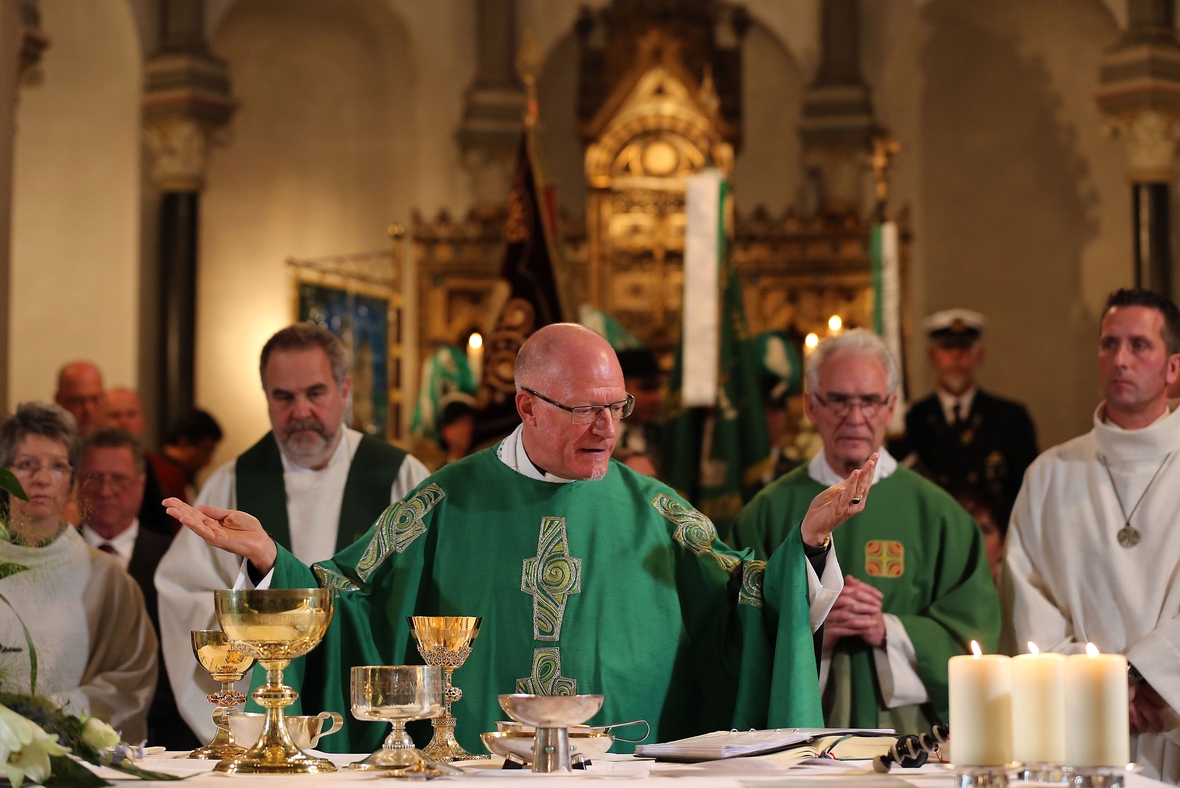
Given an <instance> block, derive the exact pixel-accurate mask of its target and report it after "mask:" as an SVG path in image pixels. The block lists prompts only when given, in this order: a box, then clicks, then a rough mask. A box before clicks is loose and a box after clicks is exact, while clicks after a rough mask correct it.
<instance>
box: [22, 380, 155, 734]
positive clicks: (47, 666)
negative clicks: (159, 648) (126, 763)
mask: <svg viewBox="0 0 1180 788" xmlns="http://www.w3.org/2000/svg"><path fill="white" fill-rule="evenodd" d="M79 450H80V438H79V435H78V429H77V427H76V426H75V424H74V418H73V416H71V415H70V414H69V413H67V412H66V411H65V410H63V409H62V408H60V407H58V406H56V405H45V404H41V403H25V404H23V405H21V406H19V407H18V408H17V409H16V413H15V414H13V415H12V416H9V417H8V418H7V419H5V420H4V422H3V423H2V424H0V464H2V465H3V466H4V467H6V468H8V469H9V470H10V471H12V473H13V474H14V475H15V476H16V478H17V480H18V481H19V482H20V483H21V486H22V487H23V488H24V491H25V493H26V494H27V495H28V500H27V501H21V500H19V499H17V498H16V497H15V496H10V495H6V494H2V493H0V495H4V497H6V498H7V499H8V523H7V529H8V538H7V539H0V564H3V565H19V566H21V567H25V569H23V570H21V571H15V572H12V573H11V574H9V573H8V572H0V594H3V596H4V597H5V599H7V600H8V602H9V603H10V605H11V609H9V606H0V646H2V647H3V648H2V649H0V687H2V688H3V689H4V690H6V691H9V692H20V693H23V692H28V691H29V688H30V686H31V678H32V677H31V671H30V658H29V653H28V650H27V648H26V645H25V634H24V628H22V621H23V624H24V627H27V629H28V632H29V637H30V638H31V639H32V641H33V646H34V648H35V649H36V652H37V673H36V691H37V694H39V695H42V696H45V697H48V698H49V699H50V700H51V701H53V702H55V703H56V704H58V705H59V706H60V707H61V708H62V709H63V710H65V711H68V712H70V713H73V714H79V715H80V714H83V713H85V714H90V715H93V716H96V717H99V718H101V719H104V720H106V721H108V722H110V723H111V725H112V726H113V727H114V728H115V729H116V730H120V731H121V732H122V734H123V738H124V740H126V741H129V742H139V741H141V740H143V739H144V738H145V736H146V733H147V721H146V720H147V711H148V706H149V705H150V704H151V701H152V695H153V694H154V693H155V689H156V636H155V633H154V632H153V630H152V626H151V622H150V620H149V618H148V614H147V610H146V608H145V607H144V602H143V595H142V593H141V592H140V590H139V586H137V585H136V583H135V581H134V580H133V579H132V578H131V576H130V575H128V574H127V573H126V572H125V571H123V568H122V566H121V565H120V564H119V562H118V561H117V560H116V559H115V557H114V556H111V555H108V554H107V553H104V552H101V551H99V550H96V549H95V548H93V547H91V546H89V545H88V544H86V542H85V541H83V539H82V536H81V535H80V534H79V533H78V531H77V529H76V528H74V527H73V526H71V525H70V524H69V523H67V522H65V521H64V520H63V519H62V517H61V512H62V508H63V507H64V506H65V504H66V502H67V501H68V500H69V497H70V491H71V489H72V488H73V484H74V478H75V475H76V473H77V471H76V469H77V467H78V461H79V457H78V453H79ZM8 569H9V571H10V572H11V570H12V567H11V566H9V567H8ZM18 615H19V619H18Z"/></svg>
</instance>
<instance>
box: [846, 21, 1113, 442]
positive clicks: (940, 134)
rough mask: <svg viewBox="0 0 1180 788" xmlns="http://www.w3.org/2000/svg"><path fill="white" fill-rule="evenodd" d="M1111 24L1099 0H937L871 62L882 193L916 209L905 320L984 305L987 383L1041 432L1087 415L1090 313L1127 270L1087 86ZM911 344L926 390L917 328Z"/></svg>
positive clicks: (1105, 148)
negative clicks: (892, 163)
mask: <svg viewBox="0 0 1180 788" xmlns="http://www.w3.org/2000/svg"><path fill="white" fill-rule="evenodd" d="M882 28H884V29H888V25H883V26H882ZM878 29H881V28H878ZM1117 34H1118V29H1117V23H1116V21H1115V20H1114V18H1113V17H1112V16H1111V14H1110V12H1109V10H1108V9H1107V7H1106V6H1105V5H1104V4H1103V3H1101V2H1098V0H1094V1H1093V2H1072V1H1070V0H1061V1H1060V2H1052V1H1050V2H1044V3H1038V4H1027V3H1021V2H1019V0H1011V1H1005V2H997V3H991V4H988V6H987V7H986V8H982V7H981V6H980V5H979V4H977V3H973V2H970V0H932V2H929V3H927V4H925V5H923V6H922V7H921V8H916V9H914V13H913V19H912V22H911V24H910V25H908V26H906V27H905V28H904V29H903V30H902V31H901V32H900V33H899V36H898V38H897V39H896V40H895V43H894V45H893V46H891V47H889V48H888V50H887V53H886V54H885V55H884V57H877V58H876V60H877V61H878V62H879V63H880V66H879V67H878V68H872V69H870V70H869V72H868V74H867V75H866V78H867V80H868V81H869V83H870V85H872V86H873V89H874V97H875V99H876V104H877V106H878V111H879V115H880V117H881V119H882V121H883V122H884V123H885V125H888V126H891V127H892V128H893V129H894V134H895V137H897V138H898V139H900V140H901V141H902V144H903V152H902V153H901V154H900V155H899V157H898V159H897V170H896V177H895V179H894V182H893V183H894V190H893V195H894V196H893V199H892V200H891V201H892V203H893V204H894V206H895V207H896V206H900V205H903V204H907V203H908V204H909V205H910V206H911V208H912V210H913V217H914V231H915V240H914V247H913V269H912V281H913V285H914V286H913V289H912V293H911V295H912V298H911V302H910V307H911V310H910V314H911V315H912V316H913V319H914V320H913V322H914V324H915V326H916V324H917V322H918V320H920V318H921V316H923V315H926V314H929V313H930V312H932V311H935V310H937V309H944V308H949V307H956V306H958V307H966V308H971V309H977V310H979V311H981V312H983V313H984V314H986V315H987V316H988V317H989V318H990V320H991V323H992V328H991V330H990V332H989V336H988V338H987V347H988V354H989V363H988V364H987V366H985V368H984V370H983V374H982V384H983V385H984V386H985V387H989V388H991V389H993V390H994V391H996V392H997V393H1000V394H1003V395H1007V396H1010V397H1013V398H1016V399H1020V400H1022V401H1024V402H1026V403H1027V404H1028V405H1029V407H1030V410H1031V412H1032V415H1033V418H1034V420H1035V421H1036V423H1037V426H1038V429H1039V433H1040V440H1041V445H1042V446H1049V445H1052V444H1054V443H1058V442H1061V441H1063V440H1066V439H1068V438H1069V437H1072V436H1074V435H1077V434H1079V433H1081V432H1084V431H1085V430H1086V429H1087V428H1088V425H1089V419H1090V416H1091V414H1092V412H1093V408H1094V405H1095V404H1096V403H1097V399H1098V392H1097V379H1096V373H1095V369H1094V357H1095V353H1096V351H1095V344H1094V336H1095V332H1096V330H1097V329H1096V325H1097V320H1098V315H1099V312H1100V310H1101V306H1102V302H1103V300H1104V298H1105V296H1106V294H1107V293H1108V292H1109V291H1110V290H1112V289H1114V288H1117V287H1119V286H1124V285H1128V284H1130V281H1129V280H1130V273H1131V267H1130V260H1129V257H1130V233H1131V231H1130V215H1129V208H1130V206H1129V199H1128V197H1129V195H1128V190H1127V185H1126V180H1125V176H1124V174H1123V172H1124V171H1123V162H1122V152H1121V150H1120V148H1119V145H1118V143H1117V142H1114V141H1111V140H1109V139H1106V138H1104V137H1103V133H1102V119H1101V116H1100V114H1099V112H1098V109H1097V107H1096V105H1095V103H1094V101H1093V98H1092V97H1093V94H1094V90H1095V89H1096V87H1097V74H1098V60H1099V57H1100V55H1101V53H1102V52H1103V51H1104V49H1105V48H1106V47H1108V46H1109V45H1110V44H1111V43H1112V42H1113V41H1114V39H1115V38H1116V36H1117ZM871 46H872V45H870V47H871ZM866 60H868V61H869V62H870V63H872V62H873V58H866ZM1030 338H1035V339H1034V340H1033V341H1030ZM909 350H910V369H911V372H912V377H911V381H912V383H913V390H914V392H915V393H916V394H917V395H919V396H922V395H924V394H925V393H926V392H927V391H929V387H930V374H929V370H928V367H927V365H926V361H925V342H924V340H923V339H921V338H920V337H914V338H913V339H912V341H911V343H910V346H909Z"/></svg>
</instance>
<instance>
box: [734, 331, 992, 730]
mask: <svg viewBox="0 0 1180 788" xmlns="http://www.w3.org/2000/svg"><path fill="white" fill-rule="evenodd" d="M806 376H807V388H808V391H807V394H806V395H805V399H804V408H805V410H806V412H807V417H808V418H809V419H810V420H811V422H812V423H813V424H814V425H815V426H816V429H818V430H819V434H820V437H821V438H822V439H823V450H822V451H820V452H819V453H818V454H817V455H816V456H815V457H814V458H812V460H811V461H810V462H809V463H808V464H807V465H805V466H801V467H799V468H796V469H795V470H794V471H792V472H791V473H788V474H787V475H786V476H783V477H781V478H779V479H777V480H776V481H774V482H772V483H771V484H770V485H769V486H768V487H766V488H765V489H763V490H762V491H761V492H760V493H759V494H758V495H757V496H755V497H754V499H753V500H752V501H750V503H749V504H748V505H747V506H746V508H745V509H743V510H742V513H741V515H740V516H739V518H738V523H737V529H736V536H735V539H736V541H737V545H735V546H736V547H739V548H753V549H754V552H755V553H757V554H758V557H760V558H761V557H763V556H766V555H770V554H772V553H773V552H774V551H775V550H776V549H777V548H778V547H779V545H780V544H782V543H783V541H784V539H786V538H787V535H788V533H789V532H790V531H791V529H792V528H793V527H794V525H795V524H796V523H798V522H799V521H800V520H802V519H803V516H804V514H805V513H806V511H807V508H808V506H809V505H810V503H811V500H812V499H813V498H814V497H815V496H816V495H817V494H818V493H819V492H820V491H821V490H823V489H825V488H827V487H829V486H830V485H832V484H837V483H839V482H841V481H843V480H844V479H846V478H847V477H848V476H849V474H851V473H852V472H853V471H854V470H855V469H857V468H859V467H861V465H863V464H864V462H865V461H866V460H867V459H868V458H869V457H870V456H872V455H873V454H874V453H878V454H879V455H880V460H879V461H878V463H877V466H876V470H875V474H874V477H873V482H872V488H871V489H872V498H871V500H869V501H867V502H866V504H865V507H864V509H863V511H861V512H860V513H858V514H855V515H853V516H852V517H851V518H850V519H849V520H848V522H846V523H844V525H842V526H841V527H840V532H839V533H838V534H836V535H834V536H833V537H832V539H833V542H834V545H835V551H836V557H837V558H838V559H839V563H840V566H841V567H843V569H844V571H845V572H847V573H848V574H847V577H846V578H845V583H844V590H843V591H842V592H841V593H840V596H839V598H838V599H837V600H836V603H835V605H834V606H833V607H832V610H831V612H830V613H829V614H828V617H827V620H826V622H825V624H824V636H823V650H822V655H821V659H820V684H821V686H822V688H823V711H824V720H825V722H826V724H827V725H829V726H831V727H857V728H894V729H896V730H897V732H898V733H899V734H900V733H919V732H927V731H929V730H930V728H931V726H933V725H935V724H937V723H946V722H947V719H948V717H949V701H948V697H947V660H948V659H949V658H950V657H952V656H954V655H956V654H963V653H966V652H968V651H969V649H970V643H971V641H972V640H975V641H978V643H979V644H980V646H981V647H982V649H983V650H984V651H995V650H996V648H997V647H998V645H999V639H1000V605H999V600H998V598H997V595H996V589H995V585H994V584H993V582H992V578H991V573H990V571H989V569H988V563H987V554H986V551H985V550H984V545H983V536H982V534H981V533H980V531H979V528H978V527H977V526H976V525H975V522H974V521H973V520H972V519H971V516H970V515H969V514H967V512H966V511H964V510H963V508H962V507H960V506H959V505H958V504H957V503H955V501H954V499H953V498H951V496H950V495H948V494H947V493H946V492H945V491H943V490H942V489H941V488H940V487H938V486H937V485H935V484H934V483H933V482H930V481H927V480H926V479H924V478H922V477H921V476H919V475H918V474H916V473H914V472H913V471H911V470H909V469H908V468H905V467H903V466H899V465H898V463H897V460H895V459H894V458H893V457H892V456H890V454H889V452H888V451H886V449H885V448H884V446H882V441H883V440H884V438H885V429H886V427H888V425H889V423H890V421H891V420H892V419H893V409H894V408H895V407H896V406H897V392H898V389H899V387H900V384H901V373H900V371H899V369H898V366H897V362H896V360H895V359H894V358H893V355H892V354H891V353H890V352H889V349H888V348H887V347H886V345H885V343H884V342H883V341H882V340H881V339H880V338H879V337H877V336H876V335H875V334H872V333H870V332H868V331H864V330H862V329H853V330H851V331H847V332H845V333H844V334H841V335H839V336H834V337H829V338H827V339H825V340H824V341H823V342H821V343H820V344H819V346H818V347H817V348H816V349H815V352H813V353H812V354H811V356H810V357H809V358H808V359H807V364H806ZM825 584H826V580H825Z"/></svg>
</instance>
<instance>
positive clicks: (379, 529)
mask: <svg viewBox="0 0 1180 788" xmlns="http://www.w3.org/2000/svg"><path fill="white" fill-rule="evenodd" d="M445 497H446V493H445V492H443V491H442V488H441V487H439V486H438V485H437V484H431V485H429V486H428V487H423V488H422V489H421V490H419V491H418V492H416V493H414V494H413V495H412V496H410V497H409V498H407V499H405V500H404V501H398V502H397V503H395V504H392V505H391V506H390V507H389V508H388V509H386V510H385V511H384V512H382V513H381V516H380V517H378V518H377V525H376V526H374V529H373V538H372V539H370V540H369V546H368V547H367V548H366V549H365V554H364V555H363V556H361V560H360V561H358V562H357V565H356V573H357V575H358V576H359V577H360V578H361V580H368V579H369V576H370V575H371V574H373V571H374V570H375V569H376V568H377V567H379V566H380V565H381V564H382V562H384V561H385V559H386V558H389V554H390V553H402V552H404V551H405V549H406V548H407V547H409V546H410V545H411V544H413V543H414V540H415V539H417V538H418V537H419V536H421V535H422V534H424V533H426V524H425V523H423V522H422V518H423V517H425V516H426V513H427V512H429V511H430V510H431V509H433V508H434V507H435V506H437V505H438V502H439V501H441V500H442V499H443V498H445Z"/></svg>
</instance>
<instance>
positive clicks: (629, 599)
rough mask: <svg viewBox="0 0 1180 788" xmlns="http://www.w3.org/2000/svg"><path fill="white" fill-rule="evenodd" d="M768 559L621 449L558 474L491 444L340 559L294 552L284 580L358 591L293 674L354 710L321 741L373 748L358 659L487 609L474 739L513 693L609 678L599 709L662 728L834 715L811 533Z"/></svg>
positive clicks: (400, 657) (469, 669) (376, 733)
mask: <svg viewBox="0 0 1180 788" xmlns="http://www.w3.org/2000/svg"><path fill="white" fill-rule="evenodd" d="M796 530H797V529H796ZM752 559H753V556H752V554H750V553H744V554H739V553H735V552H733V551H732V550H730V549H729V548H727V547H725V545H723V544H722V543H721V542H720V541H718V540H717V538H716V532H715V530H714V528H713V524H712V523H711V522H709V520H708V519H706V518H705V517H704V516H703V515H701V514H700V513H699V512H697V511H695V510H694V509H692V508H691V507H690V506H688V505H687V504H686V503H685V502H684V501H683V500H682V499H681V498H680V497H678V496H677V495H676V494H675V493H674V492H673V491H672V489H671V488H669V487H667V486H666V485H664V484H662V483H660V482H658V481H656V480H654V479H651V478H649V477H646V476H641V475H639V474H637V473H635V472H634V471H632V470H631V469H630V468H627V467H626V466H624V465H622V464H621V463H618V462H615V461H611V464H610V470H609V472H608V473H607V475H606V478H605V479H602V480H600V481H574V482H568V483H564V484H554V483H551V482H546V481H539V480H534V479H530V478H528V477H526V476H523V475H521V474H519V473H517V472H515V471H514V470H512V469H511V468H509V467H508V466H506V465H505V464H504V463H503V462H502V461H501V460H500V459H499V458H498V457H497V456H496V451H495V448H492V449H487V450H485V451H482V452H479V453H477V454H475V455H472V456H471V457H468V458H466V459H464V460H460V461H459V462H456V463H452V464H450V465H447V466H445V467H444V468H442V469H441V470H440V471H439V472H438V473H436V474H435V475H433V476H432V477H430V478H429V479H427V480H426V481H425V482H424V483H423V484H422V485H421V486H419V487H418V489H417V490H415V492H414V493H412V494H411V495H408V496H407V497H406V498H405V499H404V500H403V501H402V502H400V503H397V504H394V505H393V506H391V507H390V508H389V509H388V510H386V512H385V513H384V514H382V516H381V517H380V518H379V519H378V520H377V522H376V523H375V524H374V526H373V528H372V529H370V531H369V533H368V534H367V535H366V536H365V537H362V538H361V539H360V540H358V542H357V543H356V544H354V545H352V546H351V547H349V548H347V549H345V550H343V551H342V552H341V553H340V554H339V555H337V556H336V557H335V558H333V559H332V560H330V561H325V562H323V563H321V564H316V565H315V566H314V567H312V568H308V567H307V566H305V565H303V564H302V563H300V562H299V561H298V560H297V559H295V558H294V557H293V556H292V555H291V554H290V553H288V552H287V551H286V550H283V549H282V548H280V549H279V556H278V560H277V563H276V565H275V570H274V576H273V577H272V581H271V582H272V587H274V588H299V587H309V586H314V585H316V584H319V585H324V586H332V587H335V588H337V589H339V591H340V594H339V597H338V600H337V607H336V615H335V618H334V620H333V622H332V625H331V628H330V630H329V632H328V634H327V637H325V639H324V642H323V643H322V644H321V645H320V646H319V648H318V649H317V651H318V652H320V655H319V659H317V660H316V661H315V663H313V664H315V666H316V667H315V669H314V670H312V671H310V672H309V673H308V674H307V675H305V668H306V667H309V663H307V662H306V660H305V659H301V660H296V661H295V662H294V663H293V664H292V666H291V668H290V669H289V670H288V671H287V674H286V675H287V680H288V682H289V683H290V684H291V685H292V686H294V687H296V688H297V689H299V690H300V692H301V693H302V698H301V700H300V703H301V704H302V707H303V708H304V709H307V710H309V711H314V712H318V711H320V710H323V709H329V710H335V711H339V712H340V713H342V714H344V716H345V719H346V723H345V726H346V727H345V730H344V731H343V732H342V733H341V734H339V735H335V736H330V737H327V738H325V739H323V740H322V741H321V743H320V746H321V747H325V748H328V749H331V750H334V751H338V752H364V751H368V750H372V749H375V748H376V747H378V746H379V745H380V742H381V739H382V737H383V736H384V735H385V734H386V733H387V727H388V726H384V725H379V724H374V723H366V722H358V721H357V720H354V719H352V717H351V715H350V714H349V668H350V667H351V666H354V665H383V664H385V665H389V664H422V658H421V657H420V656H419V654H418V651H417V647H416V645H415V643H414V641H413V638H412V636H411V634H410V631H409V626H408V624H407V621H406V618H407V616H410V615H463V616H482V617H483V625H482V628H481V629H480V632H479V636H478V638H477V639H476V640H475V642H474V644H473V649H472V652H471V655H470V656H469V657H468V659H467V661H466V663H465V665H464V666H463V667H462V668H460V669H459V670H458V671H456V673H455V685H456V686H457V687H459V688H460V689H462V691H463V698H462V700H461V701H459V702H458V703H456V704H455V706H454V712H453V713H454V715H455V717H456V718H457V719H458V727H457V730H456V735H457V738H458V740H459V742H460V743H461V744H462V745H463V746H464V747H466V748H467V749H468V750H470V751H472V752H483V751H484V750H483V746H482V744H481V743H480V741H479V734H480V733H481V732H483V731H490V730H495V721H496V720H501V719H505V718H506V717H505V715H504V713H503V712H502V711H501V710H500V707H499V704H498V702H497V698H496V696H497V695H499V694H502V693H511V692H531V693H541V694H572V693H603V694H604V695H605V696H606V702H605V703H604V705H603V707H602V710H601V711H600V712H599V714H598V715H597V716H596V717H595V718H594V720H593V724H605V723H610V722H621V721H623V720H630V719H636V718H642V719H646V720H648V721H649V722H650V723H651V729H652V730H651V735H650V736H649V738H648V739H647V741H649V742H650V741H666V740H668V739H672V738H677V737H680V736H684V735H689V734H695V733H700V732H704V731H709V730H717V729H728V728H730V727H731V726H734V725H737V726H739V727H742V728H747V727H751V726H764V725H771V726H806V727H814V726H818V725H819V724H820V723H821V720H822V714H821V710H820V697H819V685H818V681H817V674H816V666H815V656H814V649H813V641H812V633H811V627H810V618H809V606H808V598H807V579H806V569H805V564H804V561H805V558H804V554H803V546H802V541H801V539H800V537H799V535H798V533H797V532H796V534H794V535H793V536H792V535H789V536H788V537H787V539H786V540H785V544H784V546H783V548H782V549H781V550H779V551H777V552H776V553H775V555H774V556H773V557H772V558H771V559H770V560H769V561H756V560H752ZM619 749H629V747H628V746H626V745H620V744H616V750H619Z"/></svg>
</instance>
